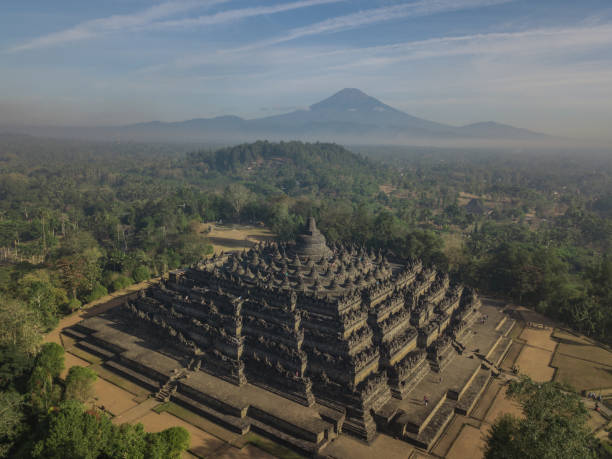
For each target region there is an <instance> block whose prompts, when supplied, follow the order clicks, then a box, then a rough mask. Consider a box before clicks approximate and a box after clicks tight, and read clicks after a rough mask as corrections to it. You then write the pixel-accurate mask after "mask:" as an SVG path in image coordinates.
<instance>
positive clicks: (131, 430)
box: [29, 400, 189, 459]
mask: <svg viewBox="0 0 612 459" xmlns="http://www.w3.org/2000/svg"><path fill="white" fill-rule="evenodd" d="M188 447H189V433H188V432H187V431H186V430H185V429H184V428H182V427H173V428H170V429H166V430H164V431H162V432H159V433H146V432H145V431H144V429H143V427H142V424H137V425H135V426H133V425H129V424H123V425H119V426H117V425H114V424H112V422H111V421H110V419H109V418H108V417H107V416H106V415H105V414H104V413H101V412H98V411H95V410H87V411H86V410H85V409H84V408H83V405H82V404H81V403H79V402H78V401H76V400H68V401H65V402H63V403H62V404H60V406H59V407H58V409H57V410H55V411H53V412H52V413H50V414H49V416H48V417H47V418H46V420H45V423H44V424H43V425H41V426H40V428H39V429H38V430H37V432H36V434H35V438H34V441H33V442H32V448H31V451H29V454H30V455H31V457H33V458H38V457H40V458H43V457H44V458H58V459H60V458H62V459H63V458H65V457H70V458H74V459H90V458H91V459H94V458H116V457H129V458H142V459H144V458H159V459H162V458H179V457H180V455H181V453H182V452H183V451H185V450H186V449H187V448H188Z"/></svg>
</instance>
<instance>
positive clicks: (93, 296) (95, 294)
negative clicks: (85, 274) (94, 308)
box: [86, 282, 108, 303]
mask: <svg viewBox="0 0 612 459" xmlns="http://www.w3.org/2000/svg"><path fill="white" fill-rule="evenodd" d="M104 295H108V290H107V289H106V287H105V286H104V285H102V284H100V283H99V282H97V283H96V285H94V288H93V290H92V291H91V293H90V294H89V295H87V298H86V300H87V302H88V303H91V302H92V301H96V300H97V299H98V298H102V297H103V296H104Z"/></svg>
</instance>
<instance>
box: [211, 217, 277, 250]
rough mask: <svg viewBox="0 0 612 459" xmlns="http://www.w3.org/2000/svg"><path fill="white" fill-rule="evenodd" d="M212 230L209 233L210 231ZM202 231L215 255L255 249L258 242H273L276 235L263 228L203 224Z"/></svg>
mask: <svg viewBox="0 0 612 459" xmlns="http://www.w3.org/2000/svg"><path fill="white" fill-rule="evenodd" d="M209 228H210V229H211V230H210V231H208V229H209ZM200 230H201V231H202V232H203V233H206V235H207V237H208V239H209V241H210V243H211V244H212V246H213V249H214V251H215V253H219V252H221V251H224V252H226V251H231V250H242V249H248V248H249V247H253V246H254V245H255V244H256V243H257V242H262V241H270V240H273V239H274V237H275V235H274V234H273V233H272V232H270V230H268V229H267V228H265V227H263V226H252V225H218V224H216V223H214V222H209V223H202V224H201V225H200Z"/></svg>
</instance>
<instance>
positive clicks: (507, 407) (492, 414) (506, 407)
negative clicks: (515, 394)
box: [484, 387, 523, 430]
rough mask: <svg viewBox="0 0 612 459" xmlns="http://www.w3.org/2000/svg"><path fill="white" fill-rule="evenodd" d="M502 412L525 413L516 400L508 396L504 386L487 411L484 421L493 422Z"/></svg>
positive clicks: (515, 414)
mask: <svg viewBox="0 0 612 459" xmlns="http://www.w3.org/2000/svg"><path fill="white" fill-rule="evenodd" d="M502 414H511V415H513V416H519V417H520V416H522V415H523V410H522V408H521V406H520V405H519V404H518V403H516V402H515V401H514V400H510V399H509V398H508V397H506V388H505V387H502V389H501V390H500V391H499V392H498V394H497V397H495V400H493V403H492V404H491V406H490V408H489V411H487V415H486V417H485V419H484V422H485V423H486V424H493V423H495V421H496V420H497V418H499V417H500V416H501V415H502ZM487 430H488V428H487Z"/></svg>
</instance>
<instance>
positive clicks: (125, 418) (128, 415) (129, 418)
mask: <svg viewBox="0 0 612 459" xmlns="http://www.w3.org/2000/svg"><path fill="white" fill-rule="evenodd" d="M159 403H160V402H159V401H158V400H156V399H154V398H148V399H146V400H145V401H144V402H142V403H140V404H139V405H136V406H134V407H132V408H130V409H129V410H127V411H124V412H123V413H121V415H119V416H116V417H114V418H113V423H114V424H123V423H124V422H134V421H137V420H138V419H139V418H141V417H143V416H145V415H147V414H149V411H151V410H152V409H153V408H155V407H156V406H157V405H159Z"/></svg>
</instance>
